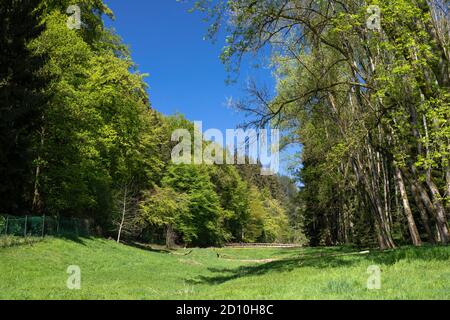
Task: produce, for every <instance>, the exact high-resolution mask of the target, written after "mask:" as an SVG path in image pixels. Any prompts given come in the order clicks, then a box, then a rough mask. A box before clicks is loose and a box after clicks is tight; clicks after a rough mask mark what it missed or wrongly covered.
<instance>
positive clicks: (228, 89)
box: [106, 0, 275, 132]
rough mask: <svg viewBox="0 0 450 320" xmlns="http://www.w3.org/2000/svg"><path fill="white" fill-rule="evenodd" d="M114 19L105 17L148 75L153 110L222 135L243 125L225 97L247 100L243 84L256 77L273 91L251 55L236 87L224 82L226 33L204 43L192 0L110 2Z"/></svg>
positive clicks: (202, 24) (202, 27)
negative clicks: (222, 55) (222, 54)
mask: <svg viewBox="0 0 450 320" xmlns="http://www.w3.org/2000/svg"><path fill="white" fill-rule="evenodd" d="M106 3H107V4H108V6H109V7H110V8H111V9H112V10H113V12H114V14H115V17H116V19H115V21H110V20H109V19H107V21H106V23H107V25H108V26H112V27H113V28H114V29H115V30H116V32H117V33H118V34H119V35H120V36H121V37H122V39H123V41H124V42H125V43H126V44H128V45H129V47H130V49H131V53H132V57H133V60H134V61H135V63H136V64H137V65H138V68H139V71H140V72H141V73H148V74H149V75H150V76H149V77H148V78H147V79H146V81H147V83H148V85H149V95H150V100H151V102H152V106H153V107H154V108H155V109H156V110H158V111H160V112H162V113H164V114H167V115H169V114H174V113H176V112H179V113H182V114H184V115H185V116H186V118H187V119H189V120H191V121H203V129H204V130H206V129H209V128H217V129H219V130H221V131H223V132H225V129H233V128H235V127H236V126H237V125H239V124H241V123H242V122H243V121H244V120H245V117H244V116H243V115H242V114H241V113H238V112H236V111H235V110H231V109H229V108H228V107H227V106H226V101H227V98H233V99H238V98H240V97H243V96H245V94H246V93H245V92H244V90H243V89H244V88H245V83H246V82H247V80H248V79H249V78H255V79H257V82H258V83H259V84H261V85H265V86H267V87H269V88H273V87H274V84H275V83H274V80H273V78H272V75H271V71H270V70H268V69H265V68H259V69H257V68H255V67H254V65H255V64H261V62H262V61H264V60H261V59H264V58H259V59H256V58H255V59H253V58H252V57H249V58H248V59H247V60H246V61H245V62H244V63H243V65H242V67H241V72H240V75H239V78H238V81H237V83H236V84H233V85H228V84H226V83H225V80H226V78H227V73H226V71H225V68H224V66H223V64H222V63H221V61H220V59H219V55H220V52H221V48H222V47H223V45H224V38H225V35H224V34H221V35H219V37H218V39H217V43H215V44H213V43H211V42H210V41H208V40H204V36H205V34H206V31H207V28H208V23H207V22H205V21H203V20H202V16H201V15H200V14H199V13H197V12H195V13H188V10H189V9H190V7H191V5H192V1H185V2H177V1H176V0H127V1H124V0H107V1H106Z"/></svg>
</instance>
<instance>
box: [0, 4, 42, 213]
mask: <svg viewBox="0 0 450 320" xmlns="http://www.w3.org/2000/svg"><path fill="white" fill-rule="evenodd" d="M39 2H40V1H37V0H6V1H3V2H2V5H1V7H0V21H1V22H0V146H1V147H0V148H1V150H0V176H1V177H2V184H1V186H0V198H1V199H2V201H1V204H0V211H2V212H9V213H11V214H18V213H25V212H29V211H30V210H31V205H32V203H31V202H32V194H31V189H32V183H31V180H30V179H29V178H28V177H29V176H30V175H31V174H32V167H33V165H32V164H33V157H34V153H33V142H34V141H33V138H32V137H33V135H34V133H35V132H36V131H38V130H39V128H40V124H41V122H42V116H43V110H44V107H45V104H46V100H47V98H48V97H47V95H46V94H45V92H44V91H45V89H46V87H47V81H48V77H47V75H46V74H45V73H44V72H43V66H44V65H45V61H46V58H47V57H46V55H45V54H35V53H34V52H33V50H31V49H30V47H29V45H30V42H32V41H33V40H34V39H36V38H38V37H39V36H40V35H41V34H42V32H43V31H44V29H45V25H44V24H41V23H40V19H39V15H40V11H39V10H38V5H39Z"/></svg>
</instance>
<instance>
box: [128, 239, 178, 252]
mask: <svg viewBox="0 0 450 320" xmlns="http://www.w3.org/2000/svg"><path fill="white" fill-rule="evenodd" d="M124 244H125V245H127V246H130V247H133V248H137V249H141V250H145V251H150V252H156V253H166V254H169V253H170V252H171V251H170V250H169V249H163V248H153V247H151V246H149V245H145V244H141V243H137V242H126V243H124Z"/></svg>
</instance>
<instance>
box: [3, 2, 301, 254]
mask: <svg viewBox="0 0 450 320" xmlns="http://www.w3.org/2000/svg"><path fill="white" fill-rule="evenodd" d="M69 5H71V1H52V0H48V1H47V0H45V1H37V0H23V1H22V0H21V1H17V0H7V1H4V2H2V6H1V13H0V14H1V16H0V21H1V24H2V25H1V27H0V29H1V30H2V31H1V32H2V34H1V38H0V41H1V44H0V48H1V49H0V50H1V54H0V56H1V62H0V65H1V71H0V79H1V80H0V83H1V86H0V113H1V116H0V130H1V133H0V139H1V154H0V176H1V177H2V184H1V186H0V199H1V201H0V213H1V214H2V215H12V216H25V215H34V216H42V215H47V216H52V217H54V216H57V217H71V218H72V217H73V218H81V219H90V220H92V221H93V223H94V224H95V225H96V226H98V228H97V233H98V235H101V236H105V237H113V238H115V239H117V241H118V242H119V241H120V240H124V241H135V240H140V241H146V242H155V243H161V242H162V243H166V244H167V245H168V246H173V245H175V244H179V245H181V244H184V245H192V246H211V245H221V244H224V243H226V242H257V241H258V242H291V241H297V239H296V237H299V236H301V233H300V231H299V230H297V231H295V228H294V227H295V226H296V224H297V223H296V217H295V212H296V210H295V207H296V205H295V203H294V200H293V199H294V196H295V193H296V187H295V184H294V182H293V181H292V180H291V179H289V178H287V177H278V176H261V175H260V166H258V165H250V164H248V165H241V166H237V167H235V166H232V165H213V166H208V165H194V164H185V165H178V164H177V165H176V164H173V163H172V162H171V151H172V149H173V147H174V146H175V145H176V142H173V141H172V139H171V135H172V132H174V130H177V129H187V130H189V131H190V132H192V133H193V131H194V125H193V123H191V122H190V121H188V120H186V119H185V117H184V116H183V115H180V114H176V115H172V116H165V115H163V114H161V113H159V112H158V111H157V110H155V109H154V108H152V106H151V103H150V101H151V97H149V95H148V93H147V85H146V83H145V82H144V79H145V77H146V75H145V74H141V73H140V72H139V71H138V70H137V68H136V65H135V64H134V62H133V61H132V59H131V56H130V52H129V50H128V48H127V46H126V45H125V44H124V43H123V42H122V40H121V39H120V38H119V36H118V35H117V34H116V33H115V32H114V31H113V30H111V29H108V28H106V27H105V26H104V18H105V17H109V18H113V13H112V12H111V10H110V9H109V8H108V7H107V6H106V5H105V4H104V3H103V2H102V1H100V0H87V1H82V3H81V4H80V13H81V14H80V18H81V19H80V20H81V21H82V25H81V27H80V28H79V29H77V28H69V27H68V26H69V22H70V23H72V22H73V21H71V20H68V19H71V17H70V16H69V15H68V14H67V13H66V8H68V7H69ZM206 145H207V142H205V143H204V146H203V147H204V148H205V147H206ZM224 152H225V151H224Z"/></svg>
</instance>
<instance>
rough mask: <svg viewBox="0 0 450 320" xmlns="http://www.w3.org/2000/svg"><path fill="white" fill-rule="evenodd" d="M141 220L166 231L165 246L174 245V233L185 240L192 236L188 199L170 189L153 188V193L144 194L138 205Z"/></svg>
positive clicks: (184, 195) (170, 246)
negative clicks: (177, 233)
mask: <svg viewBox="0 0 450 320" xmlns="http://www.w3.org/2000/svg"><path fill="white" fill-rule="evenodd" d="M139 212H140V217H141V219H142V220H143V221H144V222H146V223H149V224H151V225H156V226H163V227H164V228H165V230H166V246H167V247H168V248H172V247H173V245H174V241H173V240H174V232H175V231H177V232H180V233H182V234H183V235H184V236H185V238H186V240H187V239H189V238H190V237H191V236H192V231H191V227H190V226H189V225H188V224H186V221H190V219H191V214H190V212H189V199H188V196H187V195H186V194H183V193H177V192H176V191H175V190H173V189H172V188H168V187H164V188H160V187H155V189H154V191H151V192H149V191H147V192H144V195H143V200H142V201H141V202H140V204H139Z"/></svg>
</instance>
